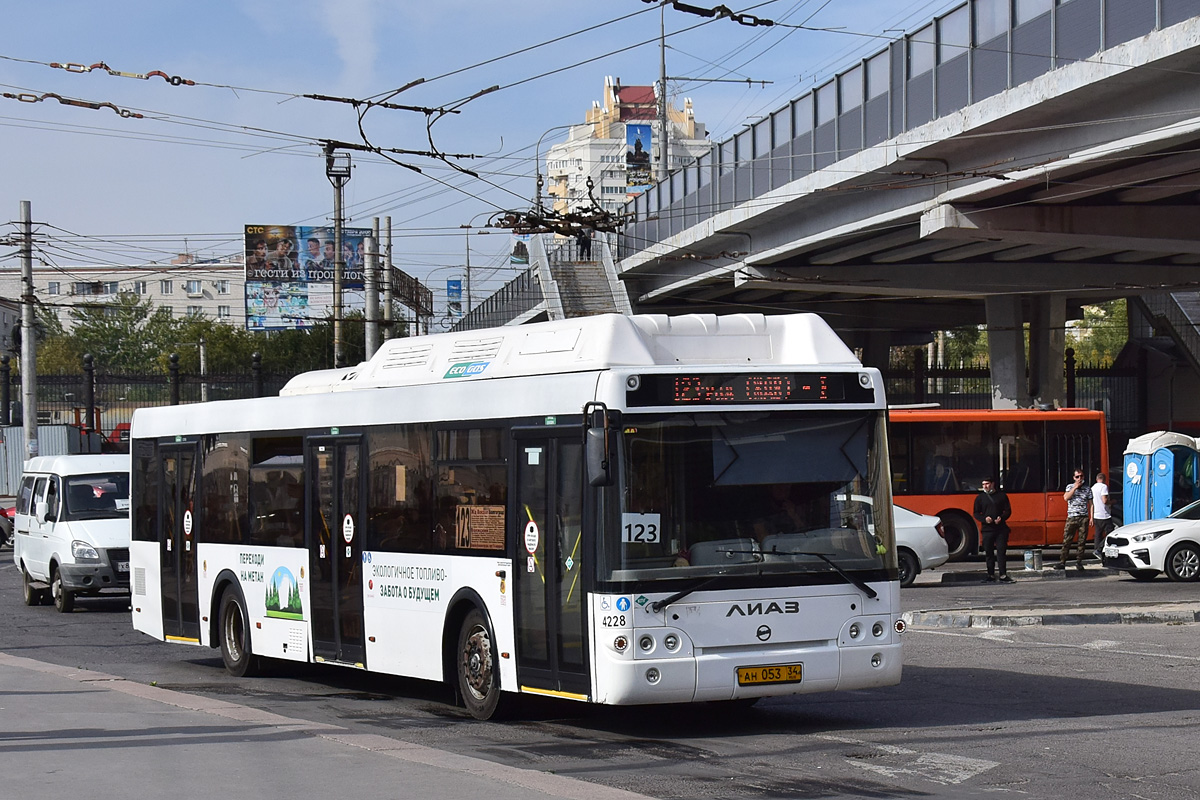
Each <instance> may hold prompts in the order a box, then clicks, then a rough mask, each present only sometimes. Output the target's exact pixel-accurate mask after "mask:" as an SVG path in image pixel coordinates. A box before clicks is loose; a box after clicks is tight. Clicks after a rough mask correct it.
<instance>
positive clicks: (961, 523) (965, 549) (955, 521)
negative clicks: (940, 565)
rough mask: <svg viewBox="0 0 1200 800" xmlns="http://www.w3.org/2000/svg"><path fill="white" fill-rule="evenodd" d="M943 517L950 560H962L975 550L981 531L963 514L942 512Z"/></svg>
mask: <svg viewBox="0 0 1200 800" xmlns="http://www.w3.org/2000/svg"><path fill="white" fill-rule="evenodd" d="M941 517H942V528H943V530H945V532H946V549H947V550H949V551H950V560H951V561H962V560H963V559H964V558H966V557H967V556H969V555H970V554H971V553H973V552H975V549H976V547H977V546H978V541H979V531H977V530H976V529H975V523H974V522H973V521H972V520H971V519H970V518H969V517H967V516H966V515H963V514H942V515H941Z"/></svg>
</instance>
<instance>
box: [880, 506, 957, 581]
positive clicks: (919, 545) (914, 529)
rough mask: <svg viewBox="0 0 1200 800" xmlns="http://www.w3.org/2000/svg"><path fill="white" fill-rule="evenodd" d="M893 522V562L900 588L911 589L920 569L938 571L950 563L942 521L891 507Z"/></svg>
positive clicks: (897, 507)
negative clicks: (894, 534) (937, 569)
mask: <svg viewBox="0 0 1200 800" xmlns="http://www.w3.org/2000/svg"><path fill="white" fill-rule="evenodd" d="M892 513H893V519H894V520H895V522H896V559H897V561H899V562H900V585H901V586H911V585H912V582H913V581H915V580H916V579H917V575H918V574H919V573H920V572H921V570H923V569H932V568H933V567H940V566H941V565H942V564H945V563H946V562H947V561H949V560H950V551H949V549H948V548H947V547H946V538H945V533H944V530H943V528H942V521H941V519H939V518H938V517H931V516H929V515H928V514H918V513H917V512H915V511H909V510H908V509H907V508H902V507H900V506H892Z"/></svg>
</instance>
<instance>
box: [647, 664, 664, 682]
mask: <svg viewBox="0 0 1200 800" xmlns="http://www.w3.org/2000/svg"><path fill="white" fill-rule="evenodd" d="M661 677H662V675H660V674H659V672H658V668H657V667H651V668H650V669H648V670H646V681H647V682H648V683H658V681H659V679H660V678H661Z"/></svg>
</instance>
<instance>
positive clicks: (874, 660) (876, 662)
mask: <svg viewBox="0 0 1200 800" xmlns="http://www.w3.org/2000/svg"><path fill="white" fill-rule="evenodd" d="M882 665H883V653H876V654H875V655H873V656H871V666H872V667H875V668H876V669H879V667H880V666H882Z"/></svg>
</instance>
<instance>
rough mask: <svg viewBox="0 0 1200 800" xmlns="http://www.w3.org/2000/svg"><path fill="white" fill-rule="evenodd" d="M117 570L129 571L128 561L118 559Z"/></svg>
mask: <svg viewBox="0 0 1200 800" xmlns="http://www.w3.org/2000/svg"><path fill="white" fill-rule="evenodd" d="M117 572H129V562H128V561H118V562H117Z"/></svg>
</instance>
